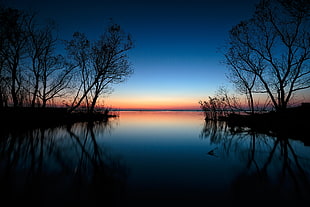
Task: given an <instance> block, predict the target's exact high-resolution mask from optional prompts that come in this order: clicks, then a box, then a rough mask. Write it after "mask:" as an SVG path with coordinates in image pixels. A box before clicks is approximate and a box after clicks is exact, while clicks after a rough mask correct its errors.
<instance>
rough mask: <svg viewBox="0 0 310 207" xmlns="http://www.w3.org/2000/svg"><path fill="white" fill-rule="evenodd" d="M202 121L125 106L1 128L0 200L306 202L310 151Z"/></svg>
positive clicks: (194, 115)
mask: <svg viewBox="0 0 310 207" xmlns="http://www.w3.org/2000/svg"><path fill="white" fill-rule="evenodd" d="M291 138H292V137H285V135H281V136H280V137H279V136H278V137H275V136H268V135H264V134H258V133H256V132H253V131H251V130H249V129H242V130H240V129H232V128H230V127H228V126H227V125H226V124H225V123H224V122H205V120H204V117H203V114H202V113H201V112H197V111H181V112H180V111H142V112H141V111H123V112H120V117H119V118H116V119H111V120H109V121H108V122H104V123H77V124H74V125H72V126H61V127H57V128H53V129H51V128H50V129H46V128H42V129H35V130H28V131H18V130H16V131H13V132H12V131H9V132H8V131H6V132H3V133H2V134H1V143H0V147H1V148H0V150H1V151H0V153H1V154H0V155H1V157H0V170H1V171H0V173H1V174H0V175H1V182H2V186H1V197H3V199H8V200H10V201H12V202H14V201H16V200H17V199H23V200H24V201H25V202H30V203H32V204H35V205H36V204H38V205H39V206H54V205H58V206H68V205H73V204H74V205H73V206H79V205H89V206H97V205H98V206H102V205H104V204H108V203H109V206H137V205H141V206H151V205H153V206H158V205H160V206H171V205H180V204H188V205H191V206H200V205H201V206H206V205H207V204H210V203H215V204H218V205H219V204H222V203H224V202H225V203H226V202H227V203H230V204H233V203H234V204H238V205H242V204H245V205H250V204H257V203H260V202H261V203H262V204H264V203H265V202H267V201H268V202H270V201H272V202H276V203H279V204H287V203H289V202H292V203H294V204H296V203H304V202H309V201H310V199H309V195H310V184H309V179H310V147H309V146H305V145H304V143H302V142H301V141H298V140H293V139H291Z"/></svg>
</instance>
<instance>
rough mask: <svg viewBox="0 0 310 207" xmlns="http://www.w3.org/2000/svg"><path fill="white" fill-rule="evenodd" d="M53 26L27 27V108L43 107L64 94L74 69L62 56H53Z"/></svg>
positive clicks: (52, 24)
mask: <svg viewBox="0 0 310 207" xmlns="http://www.w3.org/2000/svg"><path fill="white" fill-rule="evenodd" d="M54 30H55V23H54V22H48V23H47V24H45V25H44V26H43V27H41V28H40V27H39V25H37V24H36V25H34V24H32V25H29V28H28V33H29V44H28V54H29V58H30V62H31V64H30V69H29V71H30V76H31V77H32V78H33V81H32V83H31V88H29V90H30V92H31V94H32V100H31V106H32V107H34V106H35V105H36V104H38V105H40V104H41V103H42V107H46V104H47V101H49V100H51V99H54V98H57V97H61V96H63V95H65V94H66V92H68V87H69V84H70V81H71V79H72V71H73V69H74V67H73V66H72V65H70V64H68V63H67V62H66V60H65V59H64V57H63V56H62V55H56V54H55V47H56V44H57V38H55V37H54V35H53V34H54Z"/></svg>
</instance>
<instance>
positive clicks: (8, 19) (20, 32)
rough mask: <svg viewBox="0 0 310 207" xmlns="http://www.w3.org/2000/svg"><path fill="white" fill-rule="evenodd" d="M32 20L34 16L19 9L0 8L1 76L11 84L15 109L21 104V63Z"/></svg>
mask: <svg viewBox="0 0 310 207" xmlns="http://www.w3.org/2000/svg"><path fill="white" fill-rule="evenodd" d="M32 18H33V16H32V15H30V14H27V13H25V12H23V11H20V10H17V9H12V8H0V25H1V27H0V39H1V40H0V42H1V45H0V56H1V74H0V75H1V79H2V80H3V79H6V80H7V81H8V82H9V84H8V85H9V87H10V94H11V98H12V102H13V105H14V107H17V106H18V105H20V104H21V100H20V99H22V97H21V96H22V93H21V91H22V81H23V79H22V72H23V71H22V69H21V67H20V62H21V61H22V60H23V59H24V58H25V57H26V56H25V54H26V46H27V40H28V36H27V32H26V31H27V27H28V25H29V24H30V23H31V19H32ZM1 84H3V81H2V83H1Z"/></svg>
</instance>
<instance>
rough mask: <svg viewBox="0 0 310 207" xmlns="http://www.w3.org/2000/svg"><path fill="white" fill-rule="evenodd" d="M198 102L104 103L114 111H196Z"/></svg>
mask: <svg viewBox="0 0 310 207" xmlns="http://www.w3.org/2000/svg"><path fill="white" fill-rule="evenodd" d="M198 101H199V100H191V99H185V100H183V99H172V98H171V99H155V98H154V99H144V100H136V99H128V100H126V99H117V98H115V99H113V100H107V101H106V102H105V104H104V105H105V106H106V107H111V108H115V109H133V110H160V109H164V110H165V109H167V110H169V109H180V110H181V109H184V110H186V109H187V110H198V109H200V106H199V103H198Z"/></svg>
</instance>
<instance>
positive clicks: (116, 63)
mask: <svg viewBox="0 0 310 207" xmlns="http://www.w3.org/2000/svg"><path fill="white" fill-rule="evenodd" d="M66 45H67V47H66V49H67V51H68V53H69V55H70V57H71V59H72V60H73V62H74V64H75V65H76V66H77V67H78V69H79V75H78V77H77V79H78V80H79V81H78V82H79V83H80V84H79V85H78V87H77V93H76V95H75V97H74V100H73V102H72V104H71V108H70V111H74V110H75V109H76V108H78V107H79V106H80V105H81V104H82V102H83V101H85V104H86V106H87V109H88V111H89V112H93V111H94V108H95V106H96V103H97V100H98V98H99V96H100V95H101V94H102V93H103V92H107V91H109V89H110V88H109V87H110V85H112V84H117V83H120V82H122V81H124V80H125V78H126V77H128V76H129V75H131V74H132V72H133V71H132V69H131V67H130V64H129V62H128V60H127V59H128V56H127V51H128V50H130V49H131V48H132V47H133V42H132V40H131V37H130V36H129V35H126V34H125V33H124V32H123V30H122V29H121V28H120V26H119V25H116V24H112V25H109V26H108V27H107V29H106V31H105V32H104V34H103V35H102V36H101V37H100V38H99V39H98V40H97V41H94V42H93V43H91V42H90V41H89V40H88V39H87V37H86V35H85V34H83V33H79V32H75V33H74V34H73V40H71V41H67V42H66Z"/></svg>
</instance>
